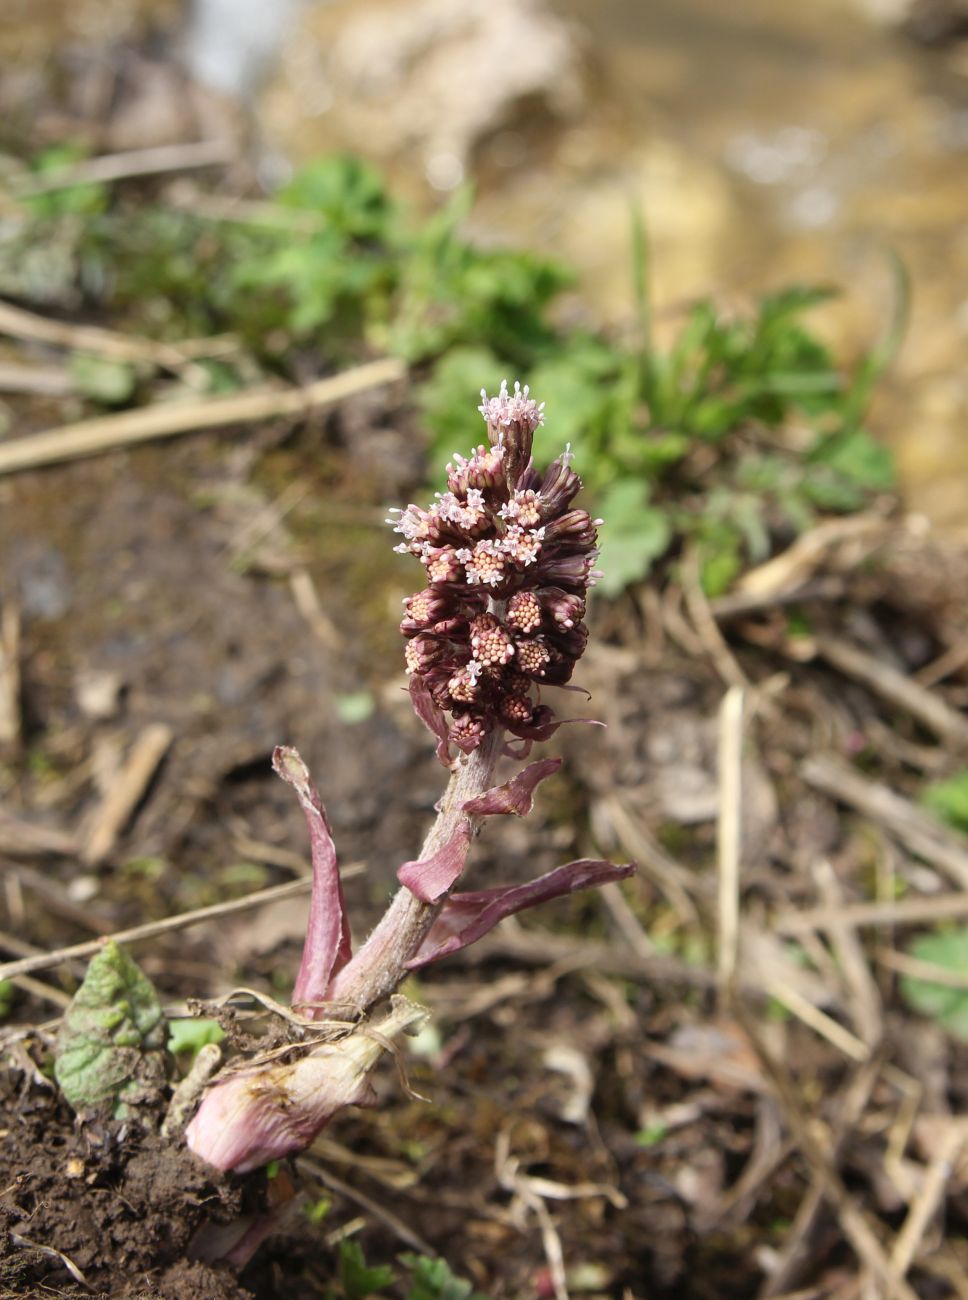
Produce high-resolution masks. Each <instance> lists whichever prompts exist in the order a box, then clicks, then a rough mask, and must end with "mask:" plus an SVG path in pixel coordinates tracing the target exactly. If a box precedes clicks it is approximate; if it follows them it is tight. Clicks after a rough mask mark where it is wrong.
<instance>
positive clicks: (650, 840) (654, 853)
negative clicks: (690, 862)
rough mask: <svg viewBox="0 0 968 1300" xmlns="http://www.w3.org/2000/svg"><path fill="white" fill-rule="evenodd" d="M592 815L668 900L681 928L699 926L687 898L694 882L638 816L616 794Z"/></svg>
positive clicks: (606, 798)
mask: <svg viewBox="0 0 968 1300" xmlns="http://www.w3.org/2000/svg"><path fill="white" fill-rule="evenodd" d="M595 811H596V812H597V813H598V814H599V815H604V817H605V819H606V821H607V822H608V824H609V825H610V826H611V828H612V830H613V832H614V834H615V836H616V837H617V840H618V843H619V845H620V846H621V848H622V850H623V852H625V853H627V854H628V855H629V857H630V858H633V859H634V860H635V861H636V862H637V863H638V866H639V870H640V871H641V873H642V874H643V875H644V876H647V877H649V878H650V879H651V880H652V882H653V883H654V884H655V886H656V888H657V889H658V890H659V892H660V893H661V894H663V895H664V896H665V898H666V899H667V900H668V902H669V905H670V906H671V907H672V909H673V911H674V912H675V913H676V915H677V916H678V918H679V921H680V922H681V924H682V925H684V926H687V927H688V926H696V927H698V926H700V925H701V919H700V916H699V912H698V909H697V908H696V904H695V903H694V902H693V900H692V898H691V897H690V893H689V891H690V889H692V888H695V883H696V882H695V878H694V876H692V875H690V873H689V872H688V871H686V870H685V869H684V868H683V867H681V866H680V865H679V863H678V862H676V861H675V860H674V859H673V858H671V857H670V856H669V855H668V853H666V851H665V849H663V848H662V846H661V845H660V844H658V843H657V842H656V840H655V838H654V837H653V835H652V833H651V832H650V830H649V829H648V827H647V826H646V824H645V822H644V820H643V818H642V817H640V816H639V814H638V812H637V811H636V810H635V809H634V808H633V807H631V806H630V804H629V802H628V800H627V799H625V798H623V797H622V795H620V794H609V795H606V796H605V798H603V799H600V800H598V801H597V803H596V805H595Z"/></svg>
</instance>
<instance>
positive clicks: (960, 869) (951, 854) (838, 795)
mask: <svg viewBox="0 0 968 1300" xmlns="http://www.w3.org/2000/svg"><path fill="white" fill-rule="evenodd" d="M800 775H801V776H802V777H803V779H804V780H805V781H806V782H807V784H808V785H812V786H813V787H814V788H815V789H817V790H822V791H823V793H824V794H827V795H829V796H830V797H831V798H832V799H836V800H838V801H839V802H840V803H845V804H848V805H849V806H850V807H851V808H855V809H856V810H857V811H858V812H861V813H863V814H864V815H865V816H866V817H870V818H871V820H872V821H875V822H879V823H880V824H881V825H882V826H884V827H886V829H887V830H889V831H890V832H891V834H892V835H895V836H896V837H897V838H898V839H899V840H900V841H901V842H902V843H903V844H906V845H907V847H908V848H909V849H911V851H912V852H914V853H916V854H918V856H919V857H922V858H924V859H926V861H928V862H930V863H931V864H932V865H933V866H935V867H937V868H938V870H939V871H941V872H943V873H944V874H945V875H946V876H947V877H948V878H949V879H950V880H952V881H954V883H955V884H957V885H959V886H960V887H961V888H962V889H968V838H966V837H965V836H964V835H960V834H958V832H957V831H953V830H950V829H949V828H948V827H946V826H943V825H942V824H941V823H940V822H939V821H936V820H935V818H933V817H932V816H931V815H930V814H929V813H926V812H923V811H922V810H921V809H920V808H918V807H917V805H916V804H913V803H911V801H910V800H909V799H905V798H903V797H902V796H901V795H899V794H895V793H894V791H893V790H889V789H888V788H887V786H886V785H880V784H878V783H877V782H875V781H868V780H867V779H866V777H863V776H861V775H860V773H859V772H857V771H856V769H855V768H853V767H851V766H850V765H849V764H848V763H845V762H843V761H842V760H841V759H839V758H837V757H835V756H834V755H831V754H820V755H817V756H815V757H811V758H808V759H807V760H806V761H805V762H804V763H803V764H802V766H801V768H800Z"/></svg>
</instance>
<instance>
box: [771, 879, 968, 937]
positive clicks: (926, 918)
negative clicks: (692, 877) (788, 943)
mask: <svg viewBox="0 0 968 1300" xmlns="http://www.w3.org/2000/svg"><path fill="white" fill-rule="evenodd" d="M959 916H968V890H966V891H965V892H964V893H958V894H936V895H933V896H932V897H930V898H899V899H893V898H892V899H885V901H884V902H879V903H844V904H843V906H841V907H838V908H831V907H816V908H807V909H805V910H804V911H802V912H799V911H798V912H793V911H789V912H778V913H777V914H776V915H775V916H774V917H773V919H772V922H771V924H772V927H773V929H774V930H775V931H776V932H777V933H778V934H787V935H795V934H796V935H800V934H809V933H810V932H811V931H814V930H835V929H839V930H843V929H845V928H847V927H849V928H852V929H859V928H861V927H863V926H868V925H871V926H886V927H893V926H905V925H924V924H926V923H930V922H931V921H947V920H949V919H950V920H954V919H955V918H956V917H959Z"/></svg>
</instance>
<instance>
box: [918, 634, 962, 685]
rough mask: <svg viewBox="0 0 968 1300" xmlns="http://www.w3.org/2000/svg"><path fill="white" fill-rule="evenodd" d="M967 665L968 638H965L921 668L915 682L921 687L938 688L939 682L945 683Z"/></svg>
mask: <svg viewBox="0 0 968 1300" xmlns="http://www.w3.org/2000/svg"><path fill="white" fill-rule="evenodd" d="M966 664H968V637H963V638H962V639H961V640H960V641H957V642H955V644H954V645H953V646H949V647H948V649H947V650H945V651H944V653H943V654H940V655H939V656H938V658H937V659H933V660H932V661H931V663H929V664H925V666H924V667H923V668H919V669H918V671H917V672H916V673H915V674H914V680H915V681H916V682H918V684H919V685H921V686H937V684H938V682H942V681H944V679H945V678H946V677H950V676H951V674H952V673H956V672H957V671H958V670H959V668H964V667H965V665H966Z"/></svg>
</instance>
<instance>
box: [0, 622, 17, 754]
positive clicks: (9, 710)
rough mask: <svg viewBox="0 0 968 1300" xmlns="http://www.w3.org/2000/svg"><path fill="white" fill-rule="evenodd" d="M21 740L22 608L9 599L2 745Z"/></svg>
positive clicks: (1, 631) (1, 644)
mask: <svg viewBox="0 0 968 1300" xmlns="http://www.w3.org/2000/svg"><path fill="white" fill-rule="evenodd" d="M19 740H20V610H19V609H18V608H17V606H16V605H15V604H14V603H13V601H8V602H7V603H5V604H4V606H3V610H2V612H0V745H16V744H17V742H18V741H19Z"/></svg>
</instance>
